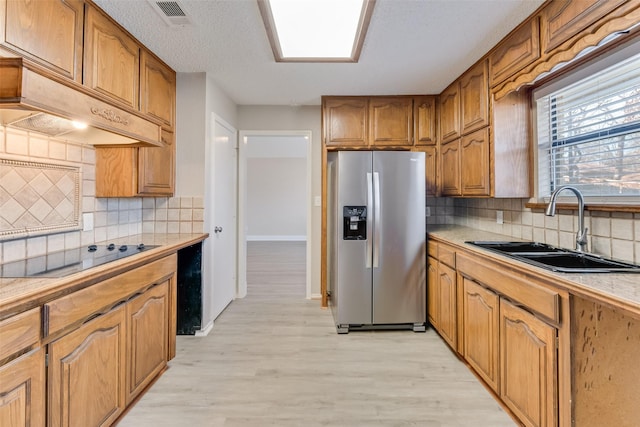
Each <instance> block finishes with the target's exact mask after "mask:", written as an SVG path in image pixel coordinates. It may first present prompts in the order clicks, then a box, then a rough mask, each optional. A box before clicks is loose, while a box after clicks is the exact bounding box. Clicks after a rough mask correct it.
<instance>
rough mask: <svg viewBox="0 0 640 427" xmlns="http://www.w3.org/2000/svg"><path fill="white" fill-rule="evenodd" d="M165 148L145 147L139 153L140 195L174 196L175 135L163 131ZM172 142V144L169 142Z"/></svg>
mask: <svg viewBox="0 0 640 427" xmlns="http://www.w3.org/2000/svg"><path fill="white" fill-rule="evenodd" d="M162 134H163V138H162V139H163V141H165V142H166V143H167V145H166V146H165V147H153V148H151V147H143V148H140V151H139V153H138V161H139V166H138V171H139V176H138V193H139V194H141V195H154V196H159V195H165V196H172V195H173V191H174V182H175V150H176V147H175V144H174V143H173V138H174V135H173V134H172V133H169V132H166V131H163V132H162ZM169 141H170V142H169Z"/></svg>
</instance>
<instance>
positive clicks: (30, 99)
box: [0, 58, 164, 147]
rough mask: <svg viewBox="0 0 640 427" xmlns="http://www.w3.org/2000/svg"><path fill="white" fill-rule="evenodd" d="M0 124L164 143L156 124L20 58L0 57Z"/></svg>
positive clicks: (87, 137) (102, 140)
mask: <svg viewBox="0 0 640 427" xmlns="http://www.w3.org/2000/svg"><path fill="white" fill-rule="evenodd" d="M77 123H82V124H84V125H86V129H78V128H77V127H76V126H77ZM0 124H2V125H5V126H7V127H14V128H18V129H23V130H28V131H31V132H38V133H42V134H45V135H48V136H54V137H59V138H62V139H65V140H69V141H74V142H79V143H83V144H90V145H103V146H120V145H127V146H140V147H162V146H164V143H162V141H161V126H160V124H158V123H155V122H152V121H150V120H148V119H146V118H145V117H144V116H143V115H142V114H140V115H138V114H134V113H132V112H130V111H127V110H125V109H123V108H120V107H118V106H116V105H114V104H111V103H109V102H106V101H105V100H103V99H102V98H100V99H98V98H96V97H95V96H94V95H93V94H92V93H91V91H90V90H88V89H87V88H85V87H83V86H82V85H80V84H78V83H76V82H73V81H69V80H67V79H65V78H63V77H58V76H57V75H54V74H51V72H48V71H45V70H44V69H42V68H40V67H38V66H37V65H34V64H32V63H30V62H29V61H28V60H25V59H23V58H0Z"/></svg>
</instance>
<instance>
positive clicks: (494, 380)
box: [462, 277, 500, 393]
mask: <svg viewBox="0 0 640 427" xmlns="http://www.w3.org/2000/svg"><path fill="white" fill-rule="evenodd" d="M462 286H463V303H462V305H463V307H464V315H463V324H462V331H463V332H462V334H463V343H464V344H463V347H464V348H463V350H462V353H463V355H464V358H465V359H466V360H467V362H468V363H469V364H470V365H471V366H472V367H473V369H475V371H476V372H477V373H478V375H480V376H481V377H482V378H483V379H484V380H485V381H486V383H487V384H489V386H491V388H492V389H493V390H494V391H495V392H496V393H498V392H499V378H498V371H499V360H500V359H499V353H500V350H499V349H500V340H499V332H498V331H499V327H500V312H499V307H500V297H499V296H498V295H497V294H496V293H494V292H492V291H490V290H489V289H487V288H485V287H483V286H480V285H479V284H478V283H476V282H474V281H473V280H471V279H469V278H466V277H465V278H463V279H462Z"/></svg>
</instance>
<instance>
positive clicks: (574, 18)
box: [541, 0, 627, 53]
mask: <svg viewBox="0 0 640 427" xmlns="http://www.w3.org/2000/svg"><path fill="white" fill-rule="evenodd" d="M626 1H627V0H607V1H601V0H559V1H558V0H557V1H552V2H549V3H548V4H547V5H546V6H545V8H544V9H543V10H542V13H541V16H542V22H541V26H542V34H541V39H542V49H543V51H544V52H545V53H549V52H551V51H552V50H553V49H555V48H556V47H558V46H560V45H561V44H562V43H564V42H566V41H567V40H569V39H570V38H572V37H573V36H575V35H576V34H579V33H580V32H581V31H582V30H584V29H586V28H587V27H588V26H590V25H591V24H593V23H595V22H597V21H598V20H600V19H602V18H603V17H606V16H607V15H608V14H609V13H611V12H612V11H613V10H615V9H617V8H618V7H619V6H620V5H622V4H623V3H626Z"/></svg>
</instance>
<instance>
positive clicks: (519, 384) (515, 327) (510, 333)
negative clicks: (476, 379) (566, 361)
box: [500, 299, 558, 427]
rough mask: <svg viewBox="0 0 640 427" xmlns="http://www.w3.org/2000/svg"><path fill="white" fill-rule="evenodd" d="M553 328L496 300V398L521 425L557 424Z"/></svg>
mask: <svg viewBox="0 0 640 427" xmlns="http://www.w3.org/2000/svg"><path fill="white" fill-rule="evenodd" d="M556 337H557V331H556V329H555V328H553V327H551V326H549V325H547V324H546V323H544V322H542V321H541V320H540V319H538V318H536V317H534V316H533V315H532V314H530V313H528V312H526V311H524V310H522V309H521V308H518V307H516V306H515V305H513V304H511V303H510V302H508V301H507V300H505V299H501V300H500V397H501V398H502V400H503V401H504V403H505V404H506V405H507V406H508V407H509V408H510V409H511V410H512V411H513V412H514V413H515V414H516V416H517V417H518V418H519V419H520V421H522V423H524V425H525V426H528V427H532V426H545V427H553V426H556V425H557V421H558V398H557V393H558V386H557V356H556Z"/></svg>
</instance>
